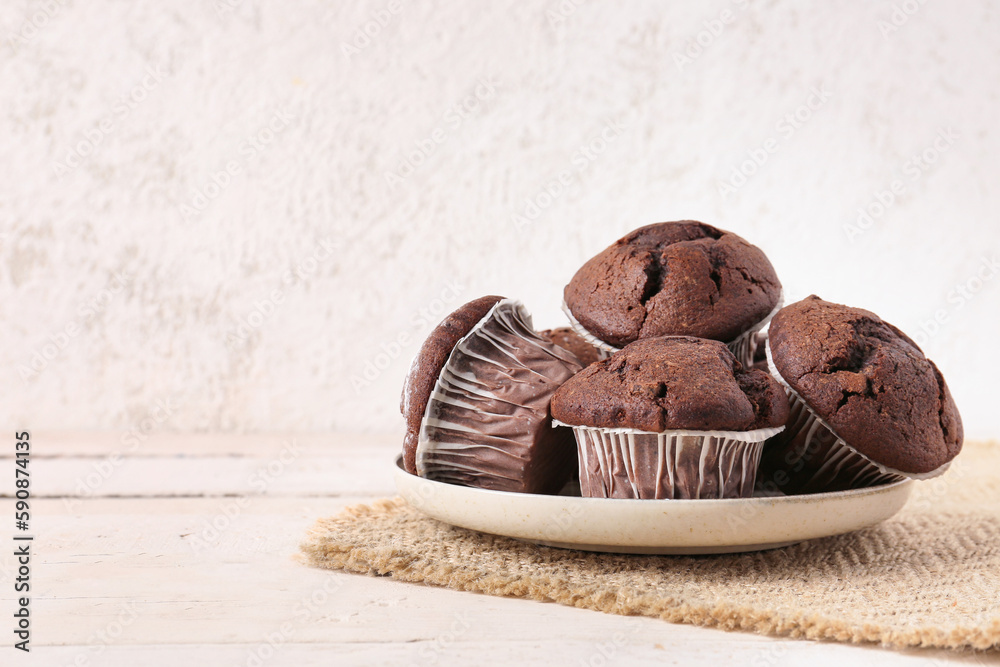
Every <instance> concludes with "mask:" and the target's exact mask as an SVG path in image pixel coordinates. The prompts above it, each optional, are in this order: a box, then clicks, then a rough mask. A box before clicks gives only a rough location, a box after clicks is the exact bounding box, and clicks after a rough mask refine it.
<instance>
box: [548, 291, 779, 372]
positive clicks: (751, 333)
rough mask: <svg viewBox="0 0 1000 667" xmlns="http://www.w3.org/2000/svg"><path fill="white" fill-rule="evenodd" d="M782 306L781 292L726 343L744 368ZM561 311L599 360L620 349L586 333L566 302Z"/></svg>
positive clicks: (751, 358) (750, 363)
mask: <svg viewBox="0 0 1000 667" xmlns="http://www.w3.org/2000/svg"><path fill="white" fill-rule="evenodd" d="M784 304H785V298H784V292H782V293H781V294H780V295H778V303H777V305H776V306H775V307H774V308H773V309H772V310H771V312H770V313H768V314H767V315H766V316H765V317H764V319H762V320H761V321H760V322H757V323H756V324H754V325H753V326H752V327H750V328H749V329H747V330H746V331H744V332H743V333H741V334H740V335H739V336H737V337H736V339H735V340H732V341H730V342H728V343H726V347H728V348H729V350H730V351H731V352H732V353H733V356H735V357H736V359H737V360H738V361H739V362H740V363H741V364H743V367H744V368H750V367H751V366H753V358H754V355H755V354H756V353H757V347H758V345H759V340H758V338H757V333H758V332H759V331H760V330H761V329H763V328H764V327H766V326H767V325H768V324H769V323H770V322H771V318H773V317H774V316H775V315H777V313H778V311H779V310H781V308H782V306H784ZM562 310H563V312H564V313H566V317H567V318H569V325H570V327H571V328H572V329H573V331H575V332H576V333H577V334H579V335H580V337H581V338H583V339H584V340H585V341H587V342H588V343H590V344H591V345H593V346H594V347H596V348H597V349H598V351H599V352H600V358H601V359H607V358H608V357H610V356H611V355H612V354H614V353H615V352H617V351H618V350H620V349H621V348H620V347H615V346H614V345H611V344H610V343H605V342H604V341H603V340H601V339H600V338H598V337H597V336H595V335H594V334H592V333H590V332H589V331H587V328H586V327H584V326H583V325H582V324H580V321H579V320H577V319H576V317H575V316H574V315H573V313H572V311H570V309H569V306H568V305H566V301H563V302H562Z"/></svg>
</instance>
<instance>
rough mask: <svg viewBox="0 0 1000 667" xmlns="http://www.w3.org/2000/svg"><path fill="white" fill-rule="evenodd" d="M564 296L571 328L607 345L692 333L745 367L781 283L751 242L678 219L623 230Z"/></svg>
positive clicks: (579, 273)
mask: <svg viewBox="0 0 1000 667" xmlns="http://www.w3.org/2000/svg"><path fill="white" fill-rule="evenodd" d="M563 298H564V310H565V311H566V314H567V316H568V317H569V318H570V322H571V323H572V325H573V327H574V328H575V329H576V330H577V331H578V332H579V333H580V334H581V335H583V336H584V337H585V338H587V339H588V341H589V342H591V343H592V344H594V345H596V346H598V347H600V348H602V349H603V350H605V351H608V352H615V351H617V350H618V349H620V348H621V347H623V346H625V345H628V344H629V343H631V342H634V341H636V340H640V339H642V338H653V337H657V336H697V337H699V338H709V339H712V340H718V341H722V342H723V343H726V344H728V345H729V347H730V349H731V350H732V351H733V353H734V354H735V355H736V357H737V359H739V361H740V362H741V363H742V364H743V365H744V366H746V367H749V366H750V365H752V363H753V355H754V351H755V344H756V338H755V336H754V333H755V332H757V331H759V330H760V329H761V328H762V327H763V326H764V325H765V324H766V323H767V321H768V319H769V318H770V316H771V315H773V313H774V312H775V311H776V310H777V309H778V308H779V307H780V304H781V282H780V281H779V280H778V276H777V275H776V274H775V272H774V267H772V266H771V262H770V261H768V259H767V256H765V255H764V253H763V252H762V251H761V250H760V248H758V247H757V246H754V245H751V244H750V243H748V242H747V241H745V240H744V239H742V238H741V237H739V236H737V235H736V234H732V233H730V232H727V231H724V230H721V229H716V228H715V227H712V226H711V225H706V224H704V223H701V222H696V221H693V220H683V221H680V222H661V223H657V224H654V225H647V226H646V227H641V228H639V229H637V230H635V231H633V232H631V233H629V234H627V235H626V236H624V237H622V238H621V239H619V240H618V241H616V242H615V243H613V244H612V245H611V246H610V247H608V248H607V249H605V250H604V251H603V252H601V253H600V254H598V255H597V256H596V257H593V258H592V259H591V260H590V261H588V262H587V263H586V264H584V265H583V266H582V267H581V268H580V270H579V271H577V272H576V275H574V276H573V279H572V280H570V282H569V284H568V285H567V286H566V288H565V290H564V291H563Z"/></svg>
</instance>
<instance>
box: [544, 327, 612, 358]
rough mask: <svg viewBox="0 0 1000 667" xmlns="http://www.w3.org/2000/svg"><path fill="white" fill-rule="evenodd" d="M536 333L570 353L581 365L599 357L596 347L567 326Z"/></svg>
mask: <svg viewBox="0 0 1000 667" xmlns="http://www.w3.org/2000/svg"><path fill="white" fill-rule="evenodd" d="M538 335H539V336H541V337H542V338H548V339H549V340H550V341H552V342H553V343H555V344H556V345H558V346H559V347H561V348H562V349H564V350H566V351H567V352H570V353H572V354H573V356H575V357H576V358H577V359H579V360H580V363H581V364H582V365H583V366H589V365H590V364H592V363H594V362H595V361H597V360H598V359H599V358H600V357H599V356H598V354H597V348H596V347H594V346H593V345H591V344H590V343H588V342H587V341H585V340H584V339H583V337H582V336H581V335H580V334H578V333H577V332H575V331H573V330H572V329H571V328H569V327H559V328H558V329H546V330H545V331H539V332H538Z"/></svg>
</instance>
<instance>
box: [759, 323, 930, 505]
mask: <svg viewBox="0 0 1000 667" xmlns="http://www.w3.org/2000/svg"><path fill="white" fill-rule="evenodd" d="M765 352H766V354H767V366H768V369H769V370H770V371H771V375H773V376H774V378H775V379H776V380H777V381H778V382H779V383H781V386H782V387H784V389H785V393H786V394H787V395H788V404H789V408H790V412H789V416H788V422H787V424H786V426H787V428H786V430H785V432H784V433H782V434H781V437H780V438H776V439H775V440H772V441H771V442H768V443H767V451H766V453H765V455H764V456H763V459H762V461H761V468H760V475H759V476H758V479H757V485H758V487H760V488H761V489H766V490H768V491H782V492H784V493H786V494H789V495H790V494H799V493H821V492H824V491H844V490H847V489H860V488H865V487H869V486H878V485H880V484H889V483H891V482H898V481H900V480H903V479H906V478H911V479H927V478H930V477H936V476H938V475H940V474H941V473H943V472H944V471H945V470H947V468H948V464H945V465H944V466H942V467H940V468H938V469H937V470H934V471H931V472H929V473H923V474H914V473H904V472H901V471H899V470H895V469H893V468H890V467H888V466H885V465H882V464H881V463H878V462H876V461H873V460H872V459H870V458H868V457H867V456H865V455H864V454H862V453H861V452H859V451H858V450H856V449H855V448H854V447H851V446H850V445H849V444H847V442H845V441H844V439H843V438H841V437H840V436H838V435H837V432H836V431H835V430H834V429H833V427H831V426H830V425H829V424H828V423H826V421H824V420H823V418H822V417H820V416H819V415H818V414H816V412H815V411H814V410H813V409H812V408H811V407H809V404H808V403H806V401H805V400H804V399H803V398H802V397H801V396H800V395H799V394H798V392H796V391H795V390H794V389H792V388H791V386H789V384H788V383H787V382H786V381H785V379H784V378H783V377H781V373H779V372H778V369H777V368H776V367H775V365H774V360H773V359H772V358H771V346H770V343H768V344H767V345H766V346H765Z"/></svg>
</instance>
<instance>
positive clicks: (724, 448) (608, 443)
mask: <svg viewBox="0 0 1000 667" xmlns="http://www.w3.org/2000/svg"><path fill="white" fill-rule="evenodd" d="M554 423H555V424H560V422H554ZM560 425H564V424H560ZM571 428H572V429H573V434H574V435H575V436H576V443H577V454H578V459H579V462H580V494H581V495H582V496H584V497H586V498H641V499H668V498H673V499H699V498H749V497H750V496H751V495H753V490H754V479H755V477H756V474H757V464H758V462H759V461H760V454H761V450H762V449H763V447H764V441H765V440H766V439H767V438H769V437H772V436H774V435H776V434H777V433H780V432H781V430H782V429H783V428H784V427H782V426H779V427H777V428H765V429H757V430H754V431H686V430H672V431H664V432H662V433H650V432H647V431H637V430H633V429H621V428H618V429H615V428H595V427H590V426H571Z"/></svg>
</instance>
